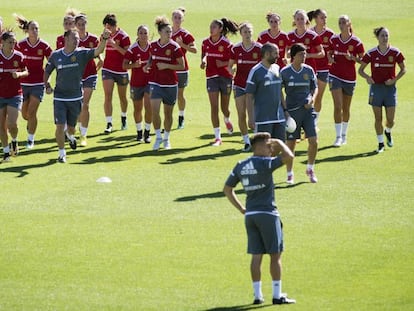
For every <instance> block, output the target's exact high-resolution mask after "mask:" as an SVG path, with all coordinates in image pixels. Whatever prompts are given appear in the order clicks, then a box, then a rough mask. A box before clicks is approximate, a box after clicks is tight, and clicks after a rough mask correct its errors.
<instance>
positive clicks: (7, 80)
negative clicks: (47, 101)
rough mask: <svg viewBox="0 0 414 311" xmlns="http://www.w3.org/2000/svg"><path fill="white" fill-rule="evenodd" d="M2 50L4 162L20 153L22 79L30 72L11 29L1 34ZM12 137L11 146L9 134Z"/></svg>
mask: <svg viewBox="0 0 414 311" xmlns="http://www.w3.org/2000/svg"><path fill="white" fill-rule="evenodd" d="M1 41H2V46H1V50H0V140H1V144H2V147H3V162H8V161H10V155H14V156H16V155H17V154H18V153H19V147H18V143H17V134H18V132H19V129H18V127H17V117H18V116H19V106H20V105H21V104H22V101H23V96H22V93H23V91H22V88H21V84H20V79H21V78H24V77H27V75H28V74H29V72H28V70H27V68H26V64H25V62H24V55H23V54H22V53H20V52H19V51H16V50H15V46H16V43H17V42H16V35H15V34H14V33H13V32H12V31H11V29H4V30H3V33H2V34H1ZM8 133H10V136H11V138H12V141H11V144H10V146H9V134H8Z"/></svg>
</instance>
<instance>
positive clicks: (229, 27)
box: [220, 17, 239, 36]
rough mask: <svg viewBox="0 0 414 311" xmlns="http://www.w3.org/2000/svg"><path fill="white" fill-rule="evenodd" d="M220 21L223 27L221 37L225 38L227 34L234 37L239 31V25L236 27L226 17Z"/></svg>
mask: <svg viewBox="0 0 414 311" xmlns="http://www.w3.org/2000/svg"><path fill="white" fill-rule="evenodd" d="M220 21H221V23H222V25H223V31H222V34H223V36H226V35H227V34H228V33H229V32H230V33H231V34H233V35H234V34H236V33H237V32H238V31H239V25H237V23H236V22H235V21H232V20H231V19H228V18H227V17H223V18H222V19H220Z"/></svg>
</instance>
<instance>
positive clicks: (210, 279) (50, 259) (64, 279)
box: [0, 0, 414, 311]
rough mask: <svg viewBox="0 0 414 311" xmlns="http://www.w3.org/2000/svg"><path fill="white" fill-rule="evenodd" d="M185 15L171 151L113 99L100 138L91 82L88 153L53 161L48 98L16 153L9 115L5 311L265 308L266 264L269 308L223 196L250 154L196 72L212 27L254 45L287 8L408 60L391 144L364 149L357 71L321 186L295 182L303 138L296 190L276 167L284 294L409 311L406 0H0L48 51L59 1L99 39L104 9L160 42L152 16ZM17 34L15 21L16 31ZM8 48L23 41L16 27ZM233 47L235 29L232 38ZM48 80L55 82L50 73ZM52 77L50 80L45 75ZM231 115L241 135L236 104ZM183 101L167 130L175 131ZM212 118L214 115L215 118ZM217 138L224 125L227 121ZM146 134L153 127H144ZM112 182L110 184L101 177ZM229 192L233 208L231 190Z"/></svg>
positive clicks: (0, 254)
mask: <svg viewBox="0 0 414 311" xmlns="http://www.w3.org/2000/svg"><path fill="white" fill-rule="evenodd" d="M179 6H184V7H185V8H186V9H187V14H186V17H185V21H184V24H183V27H184V28H186V29H188V30H189V31H190V32H191V33H192V34H193V35H194V36H195V38H196V44H197V47H198V50H199V51H198V53H197V54H196V55H194V54H190V55H188V57H189V63H190V84H189V86H188V88H187V89H186V91H185V94H186V98H187V110H186V127H185V128H184V129H183V130H173V131H172V133H171V143H172V149H171V150H161V151H159V152H154V151H152V144H138V143H137V142H136V141H135V136H136V132H135V126H134V122H133V114H132V111H133V109H132V108H133V107H132V102H131V101H130V102H129V108H128V125H129V128H128V130H126V131H120V130H119V129H120V108H119V102H118V100H117V94H116V90H115V91H114V114H113V115H114V127H115V129H116V131H115V132H113V133H112V134H110V135H104V134H103V130H104V128H105V118H104V113H103V89H102V83H101V80H100V79H98V86H97V90H96V91H95V92H94V94H93V96H92V100H91V122H90V129H89V135H88V136H89V140H88V146H87V147H85V148H81V147H79V148H78V150H76V151H71V150H70V149H69V147H68V146H67V151H68V157H67V161H68V162H67V163H66V164H58V163H56V158H57V154H58V153H57V146H56V142H55V139H54V130H55V127H54V124H53V112H52V97H51V96H48V95H45V98H44V101H43V103H42V104H41V106H40V108H39V114H38V117H39V126H38V131H37V134H36V146H35V148H34V149H33V150H26V149H25V148H24V141H25V139H26V131H25V127H26V123H25V122H24V120H23V119H22V118H19V129H20V133H19V141H20V146H21V153H20V155H19V156H18V157H16V158H13V159H12V162H10V163H4V164H0V189H1V190H0V191H1V201H0V310H174V311H175V310H177V311H181V310H199V311H207V310H210V311H212V310H235V311H236V310H253V309H256V308H260V309H263V310H270V309H273V308H278V307H276V306H272V305H271V286H270V285H271V279H270V276H269V274H268V258H265V260H264V263H263V266H262V281H263V290H264V295H265V299H266V302H265V304H264V305H260V306H252V305H251V302H252V301H253V295H252V293H253V291H252V288H251V281H250V274H249V264H250V256H248V255H247V254H246V236H245V230H244V222H243V217H242V216H241V215H240V213H238V212H237V211H236V210H235V209H234V208H233V207H232V206H231V205H230V203H229V202H228V201H227V199H226V198H225V197H224V195H223V194H222V188H223V184H224V181H225V179H226V177H227V175H228V174H229V172H230V170H231V169H232V168H233V166H234V164H235V163H236V162H237V161H238V160H240V159H243V158H245V157H246V156H247V154H244V153H242V152H241V151H240V150H241V148H242V146H243V144H242V140H241V136H240V133H239V132H238V131H237V130H236V133H234V134H233V135H232V136H229V135H226V134H224V135H223V145H222V146H220V147H217V148H214V147H211V146H210V143H211V142H212V140H213V138H214V135H213V129H212V126H211V123H210V107H209V102H208V97H207V92H206V89H205V76H204V71H202V70H201V69H200V68H199V65H200V49H201V41H202V39H203V38H205V37H207V36H208V35H209V24H210V22H211V20H212V19H215V18H221V17H223V16H226V17H228V18H231V19H233V20H235V21H237V22H242V21H246V20H248V21H250V22H251V23H252V24H253V26H254V32H255V36H254V37H256V36H257V34H258V33H259V32H260V31H262V30H264V29H266V28H267V23H266V20H265V15H266V13H267V12H268V11H269V10H272V11H275V12H278V13H279V14H280V15H281V16H282V25H281V28H282V30H284V31H289V30H291V29H292V26H291V22H292V14H293V12H294V11H295V10H296V9H298V8H303V9H305V10H306V11H309V10H313V9H316V8H318V7H320V8H323V9H326V10H327V13H328V26H329V27H330V28H331V29H333V30H334V31H335V32H337V31H338V27H337V18H338V17H339V16H340V15H342V14H347V15H349V16H350V18H351V20H352V24H353V29H354V32H355V34H356V35H357V36H358V37H359V38H360V39H361V40H362V42H363V43H364V46H365V49H366V50H367V49H370V48H372V47H374V46H375V45H376V39H375V37H374V35H373V33H372V30H373V28H375V27H378V26H386V27H387V28H389V30H390V42H391V44H392V45H395V46H396V47H398V48H399V49H400V50H401V51H402V52H403V54H404V55H405V58H406V60H405V62H406V66H407V74H406V75H405V76H404V77H403V78H402V79H401V80H400V81H399V82H398V84H397V89H398V99H399V100H398V106H397V112H396V124H395V127H394V130H393V137H394V141H395V146H394V147H393V148H386V151H385V152H384V153H382V154H378V155H377V154H376V153H375V152H374V150H375V148H376V146H377V141H376V136H375V131H374V117H373V113H372V111H371V108H370V106H368V104H367V100H368V85H367V84H366V82H365V81H364V80H363V79H360V78H358V82H357V86H356V91H355V95H354V98H353V102H352V108H351V120H350V127H349V138H348V144H347V145H346V146H343V147H341V148H331V144H332V142H333V140H334V136H335V132H334V125H333V117H332V115H333V107H332V106H333V104H332V98H331V94H330V92H329V90H326V92H325V95H324V101H323V108H322V113H321V119H320V122H319V128H320V132H319V135H320V136H319V152H318V155H317V162H316V173H317V176H318V179H319V182H318V183H317V184H311V183H310V182H309V180H308V178H307V177H306V175H305V169H306V148H307V143H306V142H301V143H300V144H299V145H298V146H297V151H296V159H295V168H294V170H295V180H296V184H295V185H294V186H290V187H288V186H287V185H286V184H285V183H284V181H285V169H284V168H282V169H280V170H278V171H276V172H275V174H274V178H275V182H276V183H277V187H276V198H277V205H278V207H279V210H280V213H281V217H282V220H283V223H284V232H285V247H286V251H285V252H284V254H283V256H282V257H283V269H284V270H283V277H282V279H283V291H284V292H288V293H289V295H290V296H292V297H293V298H295V299H296V300H297V304H296V305H291V306H286V307H283V308H289V309H292V310H414V295H413V293H414V285H413V284H414V250H413V249H414V224H413V221H414V211H413V203H412V202H413V201H414V191H413V185H414V165H413V160H412V154H413V153H414V143H413V139H412V137H413V134H414V131H413V127H412V116H413V115H414V108H413V107H414V102H413V95H414V92H413V90H412V85H413V84H414V71H413V70H412V66H411V64H412V63H413V60H414V53H413V50H412V49H411V48H410V43H411V41H412V36H411V34H412V31H411V29H412V25H413V23H414V17H413V12H414V4H413V3H412V1H408V0H404V1H398V2H396V1H383V0H381V1H378V2H376V3H375V5H374V4H372V2H369V1H365V0H364V1H354V0H352V1H343V2H339V1H326V0H323V1H319V2H317V3H314V4H312V5H310V4H309V1H303V0H300V1H296V2H294V4H293V3H292V1H286V0H283V1H274V2H272V3H271V2H269V1H264V0H259V1H255V2H249V1H245V0H241V1H237V2H235V1H228V2H225V1H217V0H213V1H208V2H205V1H188V0H185V1H175V0H174V1H164V2H162V3H161V2H157V1H148V0H145V1H139V2H136V3H133V2H129V1H124V0H120V1H117V2H116V3H114V2H111V1H107V0H105V1H100V2H99V4H97V3H96V2H93V1H78V0H76V1H71V2H70V3H69V2H61V3H56V2H54V1H41V2H40V3H27V1H21V0H18V1H11V0H6V1H2V4H1V9H0V16H2V17H3V21H4V26H8V25H13V26H14V21H13V17H12V13H19V14H22V15H24V16H25V17H26V18H28V19H35V20H36V21H38V22H39V24H40V36H41V38H42V39H44V40H46V41H47V42H49V44H50V45H51V46H52V47H54V45H55V38H56V36H57V35H59V34H61V32H62V17H63V15H64V12H65V10H66V8H67V7H74V8H78V9H80V10H81V11H83V12H85V13H86V14H87V15H88V20H89V22H88V29H89V31H90V32H92V33H95V34H100V33H101V31H102V19H103V17H104V15H105V14H106V13H109V12H113V13H115V14H116V15H117V17H118V24H119V26H120V27H121V28H122V29H124V30H125V31H126V32H127V33H128V34H129V35H130V37H131V41H134V40H135V37H136V36H135V35H136V28H137V26H138V25H140V24H147V25H149V28H150V33H151V35H150V37H152V38H153V39H156V38H158V34H157V33H156V29H155V26H154V19H155V17H156V16H157V15H164V14H165V15H166V16H168V17H169V18H170V15H171V12H172V11H173V10H174V9H176V8H177V7H179ZM16 28H17V27H16ZM16 33H17V37H18V39H21V38H23V37H24V34H23V33H22V32H21V31H20V30H18V29H16ZM230 40H231V41H232V42H233V43H236V42H239V41H240V40H241V38H240V36H230ZM52 81H53V80H52ZM53 84H54V82H53ZM230 108H231V112H232V114H231V119H232V121H233V124H234V126H235V128H237V115H236V108H235V104H234V99H233V98H232V99H231V103H230ZM176 119H177V107H176V108H175V111H174V125H173V128H176V126H177V123H176V121H177V120H176ZM221 119H222V118H221ZM221 126H222V131H223V132H224V130H225V128H224V123H223V122H222V120H221ZM152 132H153V130H152ZM100 177H109V178H110V179H111V180H112V182H111V183H97V182H96V180H97V179H99V178H100ZM237 193H238V194H239V195H240V197H241V198H242V199H244V196H243V194H242V192H241V190H240V188H238V189H237Z"/></svg>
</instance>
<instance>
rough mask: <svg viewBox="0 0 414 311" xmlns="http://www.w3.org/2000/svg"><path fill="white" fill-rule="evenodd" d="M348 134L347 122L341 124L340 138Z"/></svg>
mask: <svg viewBox="0 0 414 311" xmlns="http://www.w3.org/2000/svg"><path fill="white" fill-rule="evenodd" d="M347 132H348V122H342V131H341V136H345V137H346V133H347Z"/></svg>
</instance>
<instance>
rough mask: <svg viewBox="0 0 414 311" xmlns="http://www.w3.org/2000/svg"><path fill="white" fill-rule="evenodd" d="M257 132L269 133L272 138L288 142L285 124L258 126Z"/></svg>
mask: <svg viewBox="0 0 414 311" xmlns="http://www.w3.org/2000/svg"><path fill="white" fill-rule="evenodd" d="M255 132H256V133H258V132H267V133H269V134H270V136H271V137H272V138H277V139H280V140H281V141H286V127H285V122H280V123H266V124H256V130H255Z"/></svg>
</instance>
